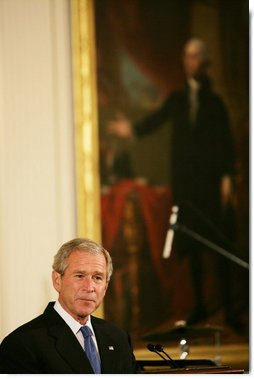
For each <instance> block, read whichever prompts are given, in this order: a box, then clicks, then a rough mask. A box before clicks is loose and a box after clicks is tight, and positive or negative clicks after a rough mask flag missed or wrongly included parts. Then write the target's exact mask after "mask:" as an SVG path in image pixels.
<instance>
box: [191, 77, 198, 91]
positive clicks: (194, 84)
mask: <svg viewBox="0 0 254 379" xmlns="http://www.w3.org/2000/svg"><path fill="white" fill-rule="evenodd" d="M188 84H189V86H190V88H192V89H194V90H198V89H199V87H200V84H199V82H198V81H197V80H196V79H194V78H189V79H188Z"/></svg>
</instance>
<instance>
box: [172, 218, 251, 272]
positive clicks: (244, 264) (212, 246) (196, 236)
mask: <svg viewBox="0 0 254 379" xmlns="http://www.w3.org/2000/svg"><path fill="white" fill-rule="evenodd" d="M170 228H171V229H173V230H175V231H180V232H182V233H184V234H186V235H188V236H189V237H191V238H193V239H195V240H196V241H198V242H200V243H201V244H203V245H205V246H207V247H209V248H210V249H212V250H215V251H216V252H217V253H219V254H221V255H223V256H224V257H226V258H227V259H230V260H231V261H233V262H234V263H236V264H238V265H239V266H242V267H243V268H245V269H247V270H249V263H247V262H245V261H244V260H243V259H241V258H239V257H236V256H235V255H233V254H232V253H230V252H229V251H227V250H225V249H223V248H222V247H220V246H218V245H217V244H215V243H214V242H212V241H209V240H208V239H207V238H205V237H203V236H201V235H200V234H198V233H196V232H194V231H193V230H191V229H189V228H187V227H186V226H185V225H183V224H179V223H175V224H173V225H171V226H170Z"/></svg>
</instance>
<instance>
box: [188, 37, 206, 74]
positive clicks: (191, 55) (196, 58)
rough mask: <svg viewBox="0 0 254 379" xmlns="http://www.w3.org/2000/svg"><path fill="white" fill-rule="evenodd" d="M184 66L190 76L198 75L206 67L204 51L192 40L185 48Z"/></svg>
mask: <svg viewBox="0 0 254 379" xmlns="http://www.w3.org/2000/svg"><path fill="white" fill-rule="evenodd" d="M183 66H184V70H185V74H186V76H187V77H188V78H195V77H198V76H199V75H200V74H201V73H202V72H203V71H204V69H205V64H204V59H203V56H202V53H201V52H200V50H199V49H198V47H197V46H196V45H195V44H193V43H191V42H190V43H189V44H187V45H186V46H185V48H184V53H183Z"/></svg>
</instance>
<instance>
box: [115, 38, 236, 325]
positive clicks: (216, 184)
mask: <svg viewBox="0 0 254 379" xmlns="http://www.w3.org/2000/svg"><path fill="white" fill-rule="evenodd" d="M208 66H209V56H208V50H207V47H206V45H205V43H204V42H203V41H202V40H200V39H198V38H192V39H190V40H189V41H187V43H186V44H185V46H184V49H183V68H184V73H185V79H186V80H185V86H184V87H183V88H182V89H181V90H178V91H175V92H173V93H171V94H170V95H169V96H168V97H167V98H166V99H165V101H164V102H163V104H162V105H161V107H160V108H158V109H157V110H156V111H155V112H153V113H152V114H149V115H148V116H147V117H146V118H145V119H142V120H140V121H138V122H135V123H131V122H130V121H129V120H128V119H126V118H124V117H122V118H119V119H118V120H116V121H112V122H110V123H109V125H108V131H109V133H112V134H116V135H118V136H119V137H123V138H129V137H131V136H137V137H142V136H145V135H147V134H148V133H151V132H154V131H156V130H158V128H160V127H161V126H163V125H164V124H165V122H166V121H170V122H171V127H172V140H171V146H170V166H171V177H172V181H171V186H172V192H173V200H174V203H175V204H177V205H178V206H179V218H178V222H179V223H180V224H183V225H184V226H186V227H187V228H189V229H191V230H193V231H195V232H196V233H198V234H200V235H201V236H203V237H205V238H206V239H208V240H210V241H212V242H213V243H215V244H217V245H219V246H220V247H223V248H224V249H227V248H229V244H228V242H227V241H232V240H233V238H234V235H235V231H234V221H233V220H234V212H233V207H232V204H233V203H232V199H233V196H232V195H233V177H234V175H235V151H234V143H233V138H232V137H233V136H232V131H231V128H230V123H229V117H228V112H227V110H226V107H225V104H224V102H223V100H222V99H221V98H220V96H219V95H218V94H216V92H214V90H213V88H212V85H211V81H210V78H209V77H208V75H207V68H208ZM225 236H226V238H225ZM174 247H175V251H176V253H177V256H178V257H183V256H187V257H189V261H190V265H191V272H192V283H193V289H194V294H195V304H194V310H193V312H192V314H190V316H189V317H188V320H187V321H188V324H195V323H197V322H199V321H201V320H203V319H205V318H206V317H207V315H208V314H207V313H209V312H210V311H212V310H211V309H210V310H209V311H208V312H207V310H206V304H205V294H204V292H205V291H204V278H205V273H204V270H203V262H202V261H203V258H204V254H203V253H204V250H205V248H204V246H203V245H201V244H199V243H197V242H196V240H194V239H192V238H189V237H187V236H185V235H183V234H182V233H176V235H175V239H174ZM230 249H231V246H230ZM214 260H215V267H216V274H217V280H218V283H219V284H220V289H219V291H218V293H219V294H221V295H222V296H221V297H222V299H221V302H222V304H219V306H221V305H222V306H223V307H224V308H225V316H226V319H227V321H228V322H229V323H230V324H233V323H234V320H235V318H234V316H233V312H232V304H234V301H233V297H232V290H231V283H230V278H229V276H230V274H229V267H228V266H229V262H228V261H227V260H226V259H225V258H223V257H221V256H220V255H218V254H217V253H215V254H214ZM216 306H218V304H217V305H215V307H216ZM215 307H214V308H215Z"/></svg>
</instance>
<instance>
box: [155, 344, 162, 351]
mask: <svg viewBox="0 0 254 379" xmlns="http://www.w3.org/2000/svg"><path fill="white" fill-rule="evenodd" d="M155 349H156V350H157V351H163V346H162V345H160V344H158V343H157V344H156V345H155Z"/></svg>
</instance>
